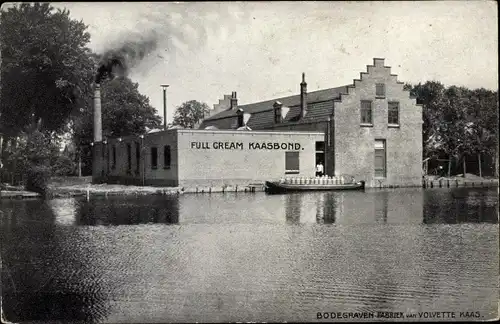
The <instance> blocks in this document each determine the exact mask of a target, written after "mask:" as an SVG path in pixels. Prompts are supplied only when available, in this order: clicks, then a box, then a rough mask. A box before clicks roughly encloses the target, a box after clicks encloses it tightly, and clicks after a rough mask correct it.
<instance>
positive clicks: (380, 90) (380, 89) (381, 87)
mask: <svg viewBox="0 0 500 324" xmlns="http://www.w3.org/2000/svg"><path fill="white" fill-rule="evenodd" d="M375 97H377V98H385V84H383V83H377V84H375Z"/></svg>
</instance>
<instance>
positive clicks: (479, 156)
mask: <svg viewBox="0 0 500 324" xmlns="http://www.w3.org/2000/svg"><path fill="white" fill-rule="evenodd" d="M477 157H478V159H479V176H480V177H483V173H482V172H481V171H482V170H481V153H478V154H477Z"/></svg>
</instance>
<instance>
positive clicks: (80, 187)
mask: <svg viewBox="0 0 500 324" xmlns="http://www.w3.org/2000/svg"><path fill="white" fill-rule="evenodd" d="M91 182H92V177H81V178H78V177H66V178H54V179H52V180H51V181H50V183H49V185H48V189H49V190H48V193H47V196H48V197H50V198H57V197H74V196H87V195H89V196H91V195H92V196H96V195H97V196H108V195H109V196H112V195H168V194H178V193H180V191H179V188H173V187H141V186H126V185H115V184H92V183H91Z"/></svg>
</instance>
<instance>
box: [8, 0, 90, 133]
mask: <svg viewBox="0 0 500 324" xmlns="http://www.w3.org/2000/svg"><path fill="white" fill-rule="evenodd" d="M1 15H2V16H1V22H0V33H1V39H2V42H1V50H2V67H1V80H2V88H1V98H2V100H1V103H0V112H1V115H0V118H1V119H0V125H1V129H0V132H1V133H3V134H4V135H7V136H10V137H13V136H17V135H18V134H19V133H20V132H22V131H23V130H25V128H26V127H27V126H29V125H30V124H33V123H38V122H39V121H40V125H41V127H40V130H41V131H43V132H62V131H64V129H65V126H66V123H67V121H68V118H69V116H70V114H71V113H72V112H73V111H74V110H75V109H77V108H78V107H79V106H80V105H81V104H82V102H81V99H82V98H84V97H85V95H86V94H88V92H89V90H90V89H89V86H90V85H91V83H92V76H93V70H94V64H93V62H92V60H91V58H90V50H89V49H88V48H87V47H86V46H87V44H88V42H89V41H90V34H89V33H88V32H86V29H87V26H85V24H84V23H83V22H81V21H76V20H73V19H71V18H70V17H69V11H68V10H60V9H58V10H55V9H54V8H53V7H51V6H50V4H48V3H33V4H29V3H23V4H20V5H18V6H14V7H11V8H9V9H7V10H6V11H2V12H1Z"/></svg>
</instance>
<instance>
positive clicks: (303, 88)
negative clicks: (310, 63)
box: [300, 73, 307, 119]
mask: <svg viewBox="0 0 500 324" xmlns="http://www.w3.org/2000/svg"><path fill="white" fill-rule="evenodd" d="M306 113H307V83H306V74H305V73H302V82H301V83H300V118H301V119H302V118H304V116H305V115H306Z"/></svg>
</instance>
